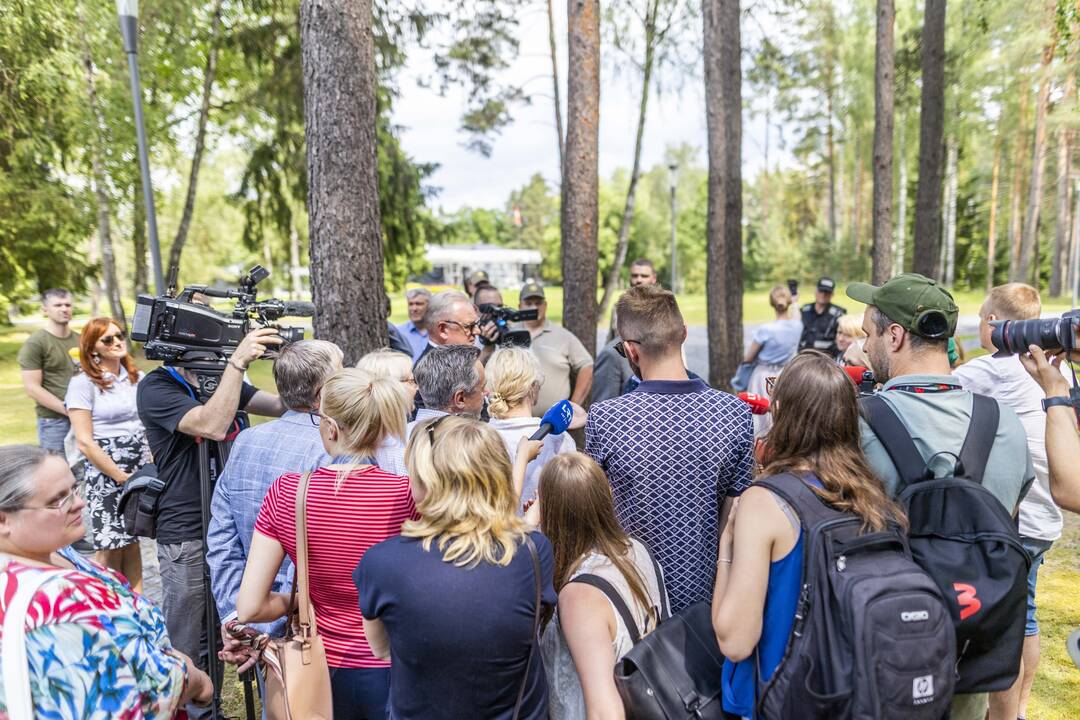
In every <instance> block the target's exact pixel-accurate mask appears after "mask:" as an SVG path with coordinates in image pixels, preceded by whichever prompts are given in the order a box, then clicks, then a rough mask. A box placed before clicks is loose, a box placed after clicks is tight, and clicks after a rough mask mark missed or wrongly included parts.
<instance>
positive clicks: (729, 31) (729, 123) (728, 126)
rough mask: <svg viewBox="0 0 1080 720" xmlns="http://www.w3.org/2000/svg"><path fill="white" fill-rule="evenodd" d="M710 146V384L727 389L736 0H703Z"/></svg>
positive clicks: (731, 353) (735, 278)
mask: <svg viewBox="0 0 1080 720" xmlns="http://www.w3.org/2000/svg"><path fill="white" fill-rule="evenodd" d="M702 19H703V21H704V30H705V33H704V35H705V49H704V59H705V117H706V125H707V133H708V146H709V150H708V152H709V197H708V210H707V220H706V243H707V259H706V285H705V292H706V302H707V313H708V331H709V382H710V384H711V385H712V386H713V387H718V388H729V387H730V380H731V377H732V375H734V374H735V369H736V368H737V367H738V365H739V362H740V361H741V360H742V355H743V327H742V321H743V313H742V294H743V263H742V167H741V165H742V58H741V52H742V45H741V43H742V40H741V33H740V29H739V20H740V12H739V1H738V0H703V2H702Z"/></svg>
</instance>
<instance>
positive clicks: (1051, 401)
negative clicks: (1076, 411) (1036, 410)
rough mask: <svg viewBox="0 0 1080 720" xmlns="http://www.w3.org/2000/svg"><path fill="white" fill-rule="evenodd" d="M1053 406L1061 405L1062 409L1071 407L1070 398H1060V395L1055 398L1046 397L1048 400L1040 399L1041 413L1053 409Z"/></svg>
mask: <svg viewBox="0 0 1080 720" xmlns="http://www.w3.org/2000/svg"><path fill="white" fill-rule="evenodd" d="M1055 405H1062V406H1064V407H1072V406H1073V404H1072V399H1071V398H1067V397H1061V396H1060V395H1059V396H1057V397H1048V398H1043V399H1042V409H1043V412H1046V411H1047V410H1049V409H1050V408H1052V407H1054V406H1055Z"/></svg>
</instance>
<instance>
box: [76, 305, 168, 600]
mask: <svg viewBox="0 0 1080 720" xmlns="http://www.w3.org/2000/svg"><path fill="white" fill-rule="evenodd" d="M79 364H80V365H81V366H82V372H81V373H79V374H78V375H76V376H75V377H73V378H72V379H71V382H70V383H69V384H68V390H67V396H66V397H65V398H64V405H65V406H66V407H67V410H68V417H69V418H70V419H71V428H72V430H73V431H74V432H75V442H76V444H77V445H78V448H79V452H81V453H82V454H83V455H84V456H85V457H86V460H87V462H86V475H85V480H86V504H87V506H88V509H87V521H88V523H89V524H90V533H89V539H90V543H91V544H92V545H93V546H94V549H95V550H97V558H96V559H97V561H98V562H99V563H101V564H102V565H105V566H106V567H110V568H112V569H113V570H116V571H117V572H119V573H122V574H123V575H124V577H126V578H127V579H128V582H130V583H131V586H132V587H133V588H135V590H136V591H137V592H142V560H141V559H140V556H139V543H138V541H137V540H136V539H135V538H134V537H132V536H131V535H128V534H127V533H125V532H124V527H123V523H122V522H121V520H120V517H119V514H118V512H117V504H118V503H119V501H120V493H121V490H122V486H123V484H124V483H125V482H127V479H128V478H129V477H131V474H132V473H133V472H135V471H136V470H138V469H139V468H140V467H142V466H143V465H145V464H146V463H148V462H150V446H149V445H147V443H146V434H145V432H144V431H143V425H142V421H141V420H139V411H138V408H137V407H136V404H135V389H136V385H137V384H138V382H139V379H140V377H141V376H142V374H141V373H140V372H139V370H138V368H136V367H135V360H134V358H132V357H131V354H130V353H128V348H127V343H126V342H125V340H124V332H123V331H122V330H121V329H120V325H119V324H118V323H117V322H116V321H115V320H112V319H110V318H107V317H98V318H94V319H93V320H91V321H90V322H88V323H87V324H86V327H84V328H83V331H82V335H81V336H80V338H79Z"/></svg>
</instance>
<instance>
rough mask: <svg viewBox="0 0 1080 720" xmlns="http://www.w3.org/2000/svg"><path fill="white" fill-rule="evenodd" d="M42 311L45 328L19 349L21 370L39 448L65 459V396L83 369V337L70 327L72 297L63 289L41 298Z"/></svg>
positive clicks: (52, 290) (48, 293)
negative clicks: (33, 414)
mask: <svg viewBox="0 0 1080 720" xmlns="http://www.w3.org/2000/svg"><path fill="white" fill-rule="evenodd" d="M41 310H42V313H43V314H44V315H45V327H43V328H41V329H40V330H36V331H35V332H33V333H31V335H30V337H28V338H27V339H26V342H25V343H23V346H22V347H21V348H19V357H18V361H19V370H20V371H21V375H22V383H23V387H24V388H25V389H26V394H27V395H29V396H30V399H31V400H33V401H34V411H35V412H36V413H37V431H38V444H39V445H40V446H41V447H42V448H44V449H46V450H48V451H49V452H51V453H56V454H57V455H63V454H64V438H65V437H67V434H68V431H69V430H70V429H71V423H70V422H69V421H68V415H67V409H65V408H64V396H65V395H66V394H67V386H68V382H70V381H71V378H72V376H74V375H75V370H76V368H78V365H79V363H78V351H79V335H78V333H76V332H73V331H72V330H71V328H70V327H69V326H68V325H69V323H70V322H71V293H69V292H68V291H67V290H63V289H60V288H53V289H50V290H46V291H45V292H44V293H42V295H41ZM72 353H75V355H74V357H73V356H72Z"/></svg>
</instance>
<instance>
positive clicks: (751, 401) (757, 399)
mask: <svg viewBox="0 0 1080 720" xmlns="http://www.w3.org/2000/svg"><path fill="white" fill-rule="evenodd" d="M739 399H740V400H742V401H743V402H744V403H746V404H747V405H749V406H750V412H752V413H753V414H754V415H764V414H765V413H767V412H769V398H767V397H765V396H764V395H757V394H756V393H750V392H741V393H739Z"/></svg>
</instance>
